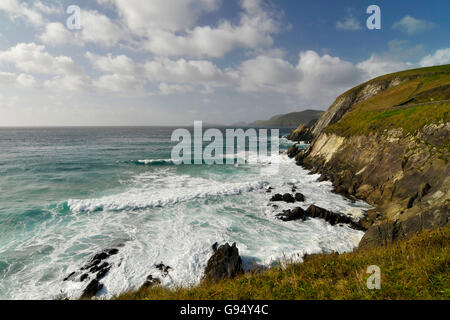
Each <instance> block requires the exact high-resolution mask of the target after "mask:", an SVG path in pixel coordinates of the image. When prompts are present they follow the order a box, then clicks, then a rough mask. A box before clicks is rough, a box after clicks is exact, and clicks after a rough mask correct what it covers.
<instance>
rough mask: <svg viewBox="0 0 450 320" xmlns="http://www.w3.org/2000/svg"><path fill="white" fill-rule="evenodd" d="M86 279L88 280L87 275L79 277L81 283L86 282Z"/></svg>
mask: <svg viewBox="0 0 450 320" xmlns="http://www.w3.org/2000/svg"><path fill="white" fill-rule="evenodd" d="M87 278H89V274H87V273H85V274H83V275H81V277H80V281H81V282H83V281H84V280H86V279H87Z"/></svg>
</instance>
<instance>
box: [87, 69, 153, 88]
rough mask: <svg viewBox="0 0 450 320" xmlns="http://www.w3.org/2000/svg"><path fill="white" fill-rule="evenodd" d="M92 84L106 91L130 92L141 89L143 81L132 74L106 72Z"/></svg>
mask: <svg viewBox="0 0 450 320" xmlns="http://www.w3.org/2000/svg"><path fill="white" fill-rule="evenodd" d="M93 84H94V86H95V87H97V88H100V89H104V90H107V91H115V92H130V91H136V90H139V89H142V88H143V87H144V85H145V82H144V81H142V80H141V79H139V78H138V77H136V76H133V75H124V74H116V73H115V74H107V75H103V76H101V77H100V78H99V79H98V80H96V81H94V82H93Z"/></svg>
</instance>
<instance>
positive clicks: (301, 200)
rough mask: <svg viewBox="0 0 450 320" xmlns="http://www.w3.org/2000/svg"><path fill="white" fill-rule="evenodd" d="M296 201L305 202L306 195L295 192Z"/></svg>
mask: <svg viewBox="0 0 450 320" xmlns="http://www.w3.org/2000/svg"><path fill="white" fill-rule="evenodd" d="M295 201H298V202H304V201H305V196H304V195H303V194H301V193H296V194H295Z"/></svg>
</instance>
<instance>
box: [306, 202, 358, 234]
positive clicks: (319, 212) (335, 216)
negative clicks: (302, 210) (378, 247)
mask: <svg viewBox="0 0 450 320" xmlns="http://www.w3.org/2000/svg"><path fill="white" fill-rule="evenodd" d="M306 216H307V217H311V218H319V219H324V220H325V221H327V222H328V223H330V224H331V225H333V226H334V225H336V224H341V223H344V224H347V225H349V227H351V228H353V229H356V230H366V229H365V228H364V227H363V226H361V225H360V224H359V223H357V222H354V221H353V220H352V219H351V218H349V217H347V216H346V215H343V214H339V213H335V212H332V211H328V210H325V209H323V208H320V207H318V206H315V205H311V206H310V207H309V208H308V209H307V210H306Z"/></svg>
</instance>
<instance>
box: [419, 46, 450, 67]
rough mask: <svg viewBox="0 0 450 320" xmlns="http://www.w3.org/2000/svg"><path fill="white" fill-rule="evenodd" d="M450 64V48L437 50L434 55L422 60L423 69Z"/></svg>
mask: <svg viewBox="0 0 450 320" xmlns="http://www.w3.org/2000/svg"><path fill="white" fill-rule="evenodd" d="M449 63H450V48H446V49H440V50H437V51H436V52H435V53H434V54H430V55H427V56H425V57H423V58H422V60H420V62H419V64H420V65H421V66H422V67H430V66H439V65H444V64H449Z"/></svg>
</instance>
